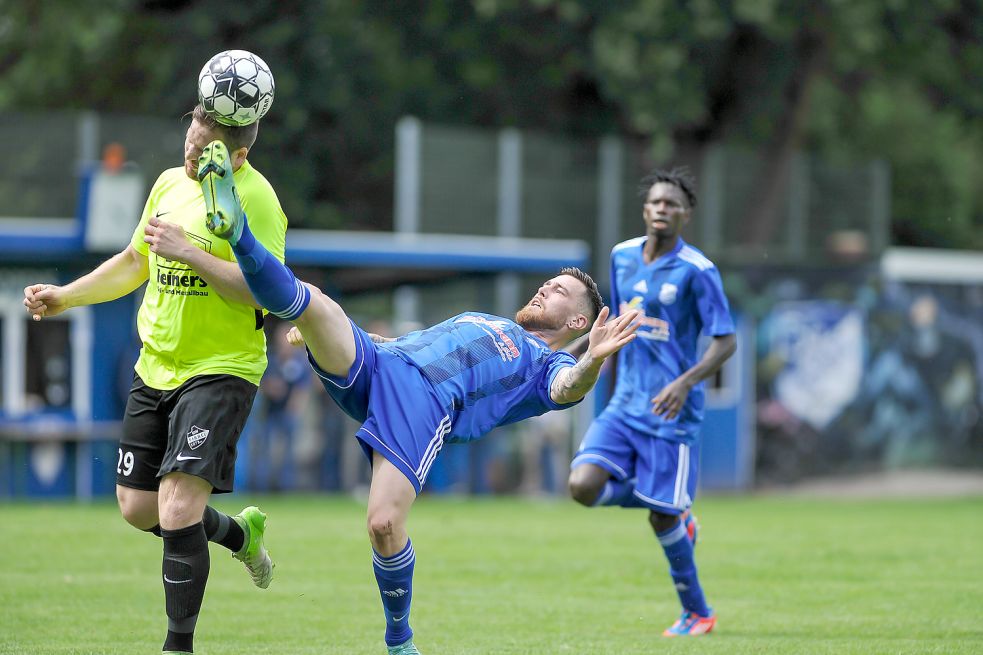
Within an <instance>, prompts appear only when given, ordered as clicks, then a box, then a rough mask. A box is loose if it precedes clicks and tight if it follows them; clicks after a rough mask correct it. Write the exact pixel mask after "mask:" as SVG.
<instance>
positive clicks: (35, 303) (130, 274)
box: [24, 246, 148, 321]
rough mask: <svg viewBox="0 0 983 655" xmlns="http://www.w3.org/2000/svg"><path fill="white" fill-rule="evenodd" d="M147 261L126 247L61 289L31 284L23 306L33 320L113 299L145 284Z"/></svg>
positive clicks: (59, 287) (52, 285) (25, 291)
mask: <svg viewBox="0 0 983 655" xmlns="http://www.w3.org/2000/svg"><path fill="white" fill-rule="evenodd" d="M147 271H148V265H147V258H146V257H144V256H143V255H141V254H140V253H138V252H137V251H136V250H134V249H133V246H127V247H126V249H125V250H124V251H123V252H120V253H117V254H116V255H113V256H112V257H111V258H109V259H107V260H106V261H104V262H103V263H102V264H100V265H99V266H98V267H97V268H96V269H95V270H94V271H92V272H91V273H87V274H85V275H83V276H82V277H80V278H78V279H77V280H75V281H74V282H71V283H69V284H66V285H65V286H58V285H55V284H32V285H31V286H29V287H27V288H25V289H24V307H26V308H27V311H29V312H30V313H31V317H32V318H33V319H34V320H35V321H40V320H41V319H42V318H43V317H45V316H56V315H58V314H61V313H62V312H63V311H65V310H66V309H71V308H72V307H81V306H83V305H94V304H96V303H101V302H108V301H110V300H116V299H117V298H121V297H123V296H125V295H126V294H128V293H130V292H132V291H134V290H135V289H136V288H137V287H139V286H140V285H141V284H143V283H144V282H146V281H147Z"/></svg>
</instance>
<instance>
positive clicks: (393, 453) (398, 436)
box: [307, 323, 451, 493]
mask: <svg viewBox="0 0 983 655" xmlns="http://www.w3.org/2000/svg"><path fill="white" fill-rule="evenodd" d="M352 333H353V334H354V336H355V361H354V362H353V363H352V367H351V368H350V369H349V371H348V375H347V376H345V377H338V376H334V375H330V374H328V373H325V372H324V371H322V370H321V368H320V367H319V366H318V365H317V363H316V362H315V361H314V358H313V357H311V355H310V352H308V355H307V356H308V359H309V360H310V363H311V367H312V368H313V369H314V372H315V373H317V375H318V377H319V378H320V379H321V384H323V385H324V388H325V390H327V392H328V394H329V395H330V396H331V397H332V398H333V399H334V401H335V402H336V403H338V406H339V407H341V408H342V409H343V410H344V411H345V413H347V414H348V415H349V416H351V417H352V418H354V419H355V420H356V421H361V422H362V427H360V428H359V429H358V432H356V433H355V437H356V438H357V439H358V441H359V444H360V445H361V446H362V450H363V451H364V452H365V456H366V457H368V458H369V462H370V463H371V462H372V452H373V451H376V452H378V453H379V454H380V455H382V456H383V457H385V458H386V459H387V460H389V462H391V463H392V464H393V466H395V467H396V468H398V469H399V470H400V471H401V472H402V473H403V475H405V476H406V479H407V480H409V481H410V483H411V484H412V485H413V487H414V488H415V489H416V492H417V493H420V491H421V490H422V489H423V484H424V482H426V479H427V474H428V473H429V472H430V467H431V466H433V463H434V460H436V459H437V453H439V452H440V449H441V447H442V446H443V445H444V438H445V437H446V436H447V435H448V434H450V431H451V418H450V415H449V414H448V413H447V411H446V410H445V409H444V408H443V407H442V406H441V403H440V402H439V400H438V399H437V395H436V393H435V392H434V390H433V387H431V385H430V382H429V381H427V379H426V378H424V377H423V374H422V373H421V372H420V370H419V369H417V368H416V367H415V366H413V365H412V364H409V363H407V362H405V361H403V360H402V359H400V358H399V357H397V356H396V355H394V354H393V353H392V352H390V351H388V350H386V349H384V348H378V347H376V345H375V344H374V343H373V342H372V340H371V339H370V338H369V335H368V334H367V333H366V332H365V331H364V330H362V329H361V328H360V327H358V326H357V325H355V324H354V323H352Z"/></svg>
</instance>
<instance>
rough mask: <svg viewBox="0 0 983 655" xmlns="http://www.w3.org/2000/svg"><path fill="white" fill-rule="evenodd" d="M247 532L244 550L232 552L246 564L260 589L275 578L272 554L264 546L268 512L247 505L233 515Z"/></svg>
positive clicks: (254, 582)
mask: <svg viewBox="0 0 983 655" xmlns="http://www.w3.org/2000/svg"><path fill="white" fill-rule="evenodd" d="M232 518H233V520H234V521H235V522H236V523H238V524H239V527H240V528H242V531H243V532H245V533H246V539H245V542H244V543H243V544H242V550H240V551H239V552H238V553H232V557H234V558H236V559H237V560H239V561H240V562H242V563H243V564H245V565H246V570H247V571H249V576H250V577H251V578H252V579H253V584H255V585H256V586H257V587H259V588H260V589H266V588H267V587H269V586H270V581H271V580H273V567H274V566H276V565H275V564H274V563H273V560H271V559H270V554H269V553H268V552H266V547H265V546H263V534H264V533H265V532H266V514H264V513H263V512H261V511H259V508H258V507H247V508H246V509H244V510H242V511H241V512H239V513H238V514H236V515H235V516H233V517H232Z"/></svg>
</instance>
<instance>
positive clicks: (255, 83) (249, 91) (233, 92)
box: [198, 50, 274, 127]
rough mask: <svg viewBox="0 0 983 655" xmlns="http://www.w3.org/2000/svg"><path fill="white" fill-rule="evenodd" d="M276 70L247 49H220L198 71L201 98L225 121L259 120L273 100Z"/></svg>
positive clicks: (238, 124) (245, 122) (239, 124)
mask: <svg viewBox="0 0 983 655" xmlns="http://www.w3.org/2000/svg"><path fill="white" fill-rule="evenodd" d="M273 91H274V85H273V73H271V72H270V67H269V66H267V65H266V62H265V61H263V60H262V59H260V58H259V57H258V56H256V55H254V54H253V53H251V52H247V51H245V50H226V51H224V52H220V53H218V54H217V55H215V56H214V57H212V58H211V59H209V60H208V63H207V64H205V66H204V68H202V69H201V73H199V74H198V102H200V103H201V106H202V107H203V108H204V109H205V112H206V113H207V114H208V115H210V116H211V117H212V118H214V119H215V120H216V121H218V122H219V123H221V124H222V125H231V126H234V127H242V126H243V125H249V124H251V123H255V122H256V121H258V120H259V119H261V118H262V117H263V116H265V115H266V112H268V111H269V110H270V105H272V104H273Z"/></svg>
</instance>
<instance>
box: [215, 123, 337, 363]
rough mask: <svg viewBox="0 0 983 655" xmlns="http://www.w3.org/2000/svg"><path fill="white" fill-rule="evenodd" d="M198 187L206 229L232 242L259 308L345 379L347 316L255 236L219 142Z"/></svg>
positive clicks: (226, 154)
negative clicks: (292, 329)
mask: <svg viewBox="0 0 983 655" xmlns="http://www.w3.org/2000/svg"><path fill="white" fill-rule="evenodd" d="M198 181H199V183H200V184H201V189H202V193H203V194H204V196H205V208H206V224H207V226H208V229H209V231H210V232H211V233H212V234H214V235H215V236H217V237H219V238H222V239H226V240H228V242H229V245H231V246H232V251H233V252H234V253H235V254H236V260H237V262H238V264H239V269H240V270H241V271H242V274H243V277H244V278H245V280H246V284H248V285H249V290H250V291H252V294H253V296H254V297H255V298H256V300H257V302H259V304H261V305H262V306H263V307H265V308H266V309H268V310H270V312H271V313H272V314H274V315H276V316H279V317H280V318H282V319H284V320H287V321H291V322H292V323H293V324H294V325H296V326H297V327H298V328H299V329H300V332H301V334H302V335H303V337H304V341H305V342H306V344H307V348H308V349H309V350H310V351H311V354H312V355H313V356H314V360H315V361H316V362H317V363H318V366H320V367H321V369H322V370H323V371H325V372H326V373H329V374H331V375H339V376H344V375H347V374H348V369H349V368H350V367H351V365H352V362H354V361H355V337H354V335H353V334H352V328H351V323H350V322H349V319H348V316H347V315H346V314H345V312H344V311H343V310H342V309H341V307H340V306H339V305H338V304H337V303H336V302H334V301H333V300H332V299H331V298H329V297H327V296H326V295H324V294H323V293H321V292H320V291H319V290H318V289H316V288H314V287H311V286H309V285H306V284H304V283H303V282H301V281H300V280H298V279H297V278H296V276H294V274H293V272H292V271H291V270H290V269H289V268H287V267H286V266H284V265H283V264H282V263H280V261H279V260H277V259H276V257H274V256H272V255H271V254H270V253H269V251H268V250H267V249H266V248H265V247H264V246H263V244H262V243H260V242H259V241H257V240H256V238H255V237H254V236H253V234H252V232H251V231H250V229H249V221H248V219H247V218H246V214H245V213H244V212H243V210H242V205H241V204H240V202H239V195H238V193H237V192H236V188H235V182H234V181H233V179H232V165H231V162H230V158H229V152H228V149H227V148H226V147H225V144H223V143H222V142H221V141H213V142H211V143H209V144H208V145H207V146H205V148H204V149H203V150H202V153H201V156H200V157H199V158H198Z"/></svg>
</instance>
